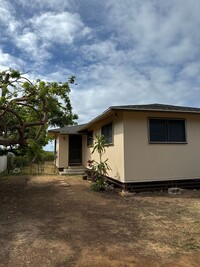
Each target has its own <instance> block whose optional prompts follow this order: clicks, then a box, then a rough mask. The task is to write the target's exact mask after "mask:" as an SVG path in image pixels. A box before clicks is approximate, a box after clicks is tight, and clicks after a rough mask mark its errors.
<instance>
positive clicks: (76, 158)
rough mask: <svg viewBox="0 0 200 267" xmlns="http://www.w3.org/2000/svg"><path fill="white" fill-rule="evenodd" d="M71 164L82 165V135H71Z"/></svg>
mask: <svg viewBox="0 0 200 267" xmlns="http://www.w3.org/2000/svg"><path fill="white" fill-rule="evenodd" d="M69 165H82V135H69Z"/></svg>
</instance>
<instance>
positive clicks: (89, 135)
mask: <svg viewBox="0 0 200 267" xmlns="http://www.w3.org/2000/svg"><path fill="white" fill-rule="evenodd" d="M92 144H93V131H89V132H88V133H87V146H91V145H92Z"/></svg>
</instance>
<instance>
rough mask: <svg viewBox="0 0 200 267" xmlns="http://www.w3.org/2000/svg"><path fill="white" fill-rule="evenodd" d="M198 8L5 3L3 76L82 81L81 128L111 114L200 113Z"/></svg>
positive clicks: (133, 1) (0, 18)
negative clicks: (140, 107) (134, 109)
mask: <svg viewBox="0 0 200 267" xmlns="http://www.w3.org/2000/svg"><path fill="white" fill-rule="evenodd" d="M199 14H200V1H199V0H190V1H188V0H167V1H166V0H123V1H120V0H101V1H99V0H34V1H27V0H1V1H0V33H1V34H0V69H1V70H3V69H8V68H10V67H12V68H17V69H19V70H20V71H22V72H28V71H29V75H30V77H31V78H33V79H34V78H41V79H45V80H49V81H61V82H65V81H67V80H68V77H69V76H70V75H75V76H76V79H77V80H76V82H77V85H75V86H73V87H72V91H71V93H70V99H71V103H72V106H73V111H74V112H75V113H77V114H78V116H79V120H78V122H79V123H85V122H88V121H89V120H91V119H93V118H94V117H95V116H97V115H99V114H100V113H102V112H103V111H104V110H106V109H107V108H108V107H109V106H113V105H129V104H150V103H163V104H172V105H173V104H174V105H184V106H193V107H200V15H199Z"/></svg>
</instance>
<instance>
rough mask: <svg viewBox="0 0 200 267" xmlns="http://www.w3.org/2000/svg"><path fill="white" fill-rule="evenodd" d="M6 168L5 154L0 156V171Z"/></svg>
mask: <svg viewBox="0 0 200 267" xmlns="http://www.w3.org/2000/svg"><path fill="white" fill-rule="evenodd" d="M6 168H7V156H2V157H0V172H3V171H5V170H6Z"/></svg>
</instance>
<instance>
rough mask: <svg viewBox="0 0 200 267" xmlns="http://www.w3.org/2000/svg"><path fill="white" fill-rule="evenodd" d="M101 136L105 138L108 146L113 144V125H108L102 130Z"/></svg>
mask: <svg viewBox="0 0 200 267" xmlns="http://www.w3.org/2000/svg"><path fill="white" fill-rule="evenodd" d="M101 134H102V135H103V136H104V138H105V140H106V143H107V144H112V143H113V134H112V123H109V124H106V125H104V126H103V127H102V128H101Z"/></svg>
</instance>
